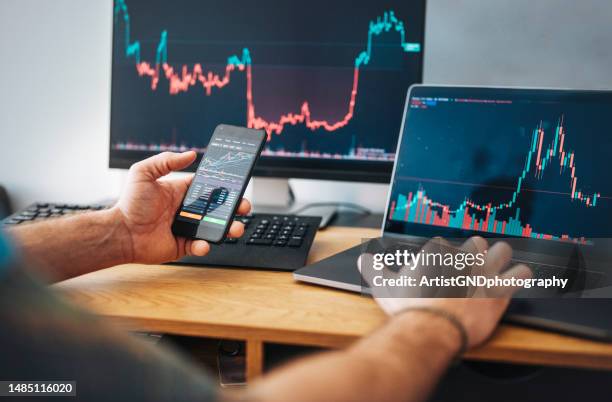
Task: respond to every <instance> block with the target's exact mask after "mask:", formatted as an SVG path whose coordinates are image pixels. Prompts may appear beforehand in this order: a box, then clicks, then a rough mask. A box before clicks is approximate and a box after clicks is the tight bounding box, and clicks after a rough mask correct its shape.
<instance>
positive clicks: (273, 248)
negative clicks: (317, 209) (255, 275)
mask: <svg viewBox="0 0 612 402" xmlns="http://www.w3.org/2000/svg"><path fill="white" fill-rule="evenodd" d="M236 220H239V221H241V222H243V223H244V226H245V232H244V236H242V237H241V238H240V239H232V238H228V239H226V240H225V241H224V242H223V243H222V244H220V245H217V246H213V247H211V249H210V253H208V254H207V255H206V256H204V257H185V258H183V259H181V260H179V261H177V263H179V264H190V265H192V264H198V265H208V266H229V267H249V268H263V269H274V270H282V271H293V270H296V269H298V268H301V267H303V266H304V265H306V259H307V258H308V252H309V251H310V247H311V246H312V242H313V241H314V237H315V235H316V233H317V229H318V227H319V223H320V222H321V218H320V217H318V216H317V217H315V216H297V215H273V214H254V215H249V216H237V217H236Z"/></svg>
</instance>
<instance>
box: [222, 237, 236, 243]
mask: <svg viewBox="0 0 612 402" xmlns="http://www.w3.org/2000/svg"><path fill="white" fill-rule="evenodd" d="M225 243H238V239H236V238H234V237H228V238H226V239H225Z"/></svg>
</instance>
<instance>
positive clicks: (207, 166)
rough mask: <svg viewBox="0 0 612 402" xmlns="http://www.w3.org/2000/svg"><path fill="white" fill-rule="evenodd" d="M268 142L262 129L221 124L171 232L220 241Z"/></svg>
mask: <svg viewBox="0 0 612 402" xmlns="http://www.w3.org/2000/svg"><path fill="white" fill-rule="evenodd" d="M265 142H266V133H265V131H263V130H253V129H249V128H244V127H236V126H230V125H226V124H220V125H218V126H217V128H216V129H215V131H214V133H213V135H212V138H211V139H210V142H209V144H208V147H207V148H206V152H205V153H204V156H203V157H202V160H201V162H200V165H199V166H198V170H197V171H196V174H195V177H194V178H193V181H192V183H191V185H190V186H189V189H188V190H187V194H186V195H185V198H184V199H183V202H182V203H181V206H180V207H179V209H178V211H177V213H176V216H175V218H174V223H173V225H172V232H173V233H174V234H175V235H178V236H183V237H187V238H194V239H201V240H206V241H209V242H211V243H220V242H221V241H223V239H225V237H226V236H227V232H228V230H229V227H230V225H231V223H232V220H233V218H234V215H235V214H236V210H237V208H238V205H239V203H240V200H241V199H242V196H243V195H244V191H245V189H246V186H247V184H248V182H249V179H250V178H251V174H252V171H253V167H254V166H255V163H256V162H257V159H258V158H259V156H260V154H261V151H262V150H263V146H264V144H265Z"/></svg>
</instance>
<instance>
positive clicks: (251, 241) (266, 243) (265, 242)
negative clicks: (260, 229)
mask: <svg viewBox="0 0 612 402" xmlns="http://www.w3.org/2000/svg"><path fill="white" fill-rule="evenodd" d="M246 244H248V245H255V246H269V245H271V244H272V240H269V239H249V240H247V242H246Z"/></svg>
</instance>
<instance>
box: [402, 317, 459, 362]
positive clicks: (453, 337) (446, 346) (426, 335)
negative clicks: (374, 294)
mask: <svg viewBox="0 0 612 402" xmlns="http://www.w3.org/2000/svg"><path fill="white" fill-rule="evenodd" d="M392 322H393V323H395V325H398V326H399V327H400V328H402V330H403V331H405V332H406V333H409V334H412V335H413V336H414V335H415V334H418V335H417V336H415V341H416V342H421V343H423V344H427V347H435V349H436V350H438V351H439V352H440V353H442V354H444V355H446V356H448V357H449V358H450V359H452V358H454V357H455V356H457V355H458V354H459V353H461V352H462V351H463V349H464V347H465V344H466V340H465V339H463V335H462V332H461V330H459V329H458V328H457V326H456V325H455V324H454V323H452V322H451V321H450V320H449V319H448V318H446V317H444V316H443V315H439V314H432V313H430V312H429V311H428V310H425V309H412V310H406V311H403V312H400V313H399V314H398V315H396V316H394V317H393V319H392Z"/></svg>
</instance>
